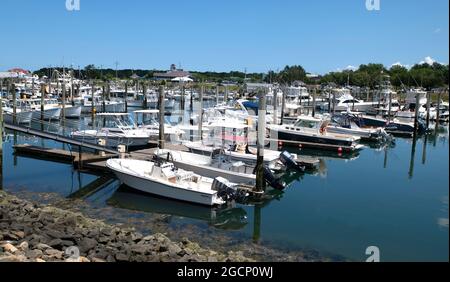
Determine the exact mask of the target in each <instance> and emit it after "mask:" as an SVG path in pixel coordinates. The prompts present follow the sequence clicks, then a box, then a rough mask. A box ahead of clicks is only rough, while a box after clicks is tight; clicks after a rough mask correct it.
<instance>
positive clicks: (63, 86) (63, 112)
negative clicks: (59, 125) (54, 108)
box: [61, 80, 66, 119]
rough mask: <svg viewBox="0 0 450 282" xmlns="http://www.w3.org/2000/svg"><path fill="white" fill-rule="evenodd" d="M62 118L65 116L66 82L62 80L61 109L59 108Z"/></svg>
mask: <svg viewBox="0 0 450 282" xmlns="http://www.w3.org/2000/svg"><path fill="white" fill-rule="evenodd" d="M61 117H62V119H65V118H66V82H65V81H64V80H63V82H62V109H61Z"/></svg>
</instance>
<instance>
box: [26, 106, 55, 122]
mask: <svg viewBox="0 0 450 282" xmlns="http://www.w3.org/2000/svg"><path fill="white" fill-rule="evenodd" d="M32 118H33V119H40V118H41V111H40V110H35V111H33V115H32ZM60 118H61V108H51V109H44V119H45V120H59V119H60Z"/></svg>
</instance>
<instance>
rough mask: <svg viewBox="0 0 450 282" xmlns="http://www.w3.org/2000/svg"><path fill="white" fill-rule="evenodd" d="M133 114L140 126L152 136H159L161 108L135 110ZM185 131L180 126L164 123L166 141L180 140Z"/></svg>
mask: <svg viewBox="0 0 450 282" xmlns="http://www.w3.org/2000/svg"><path fill="white" fill-rule="evenodd" d="M133 115H134V121H136V123H137V127H138V128H142V129H145V130H147V131H148V132H149V134H150V135H151V136H155V137H156V138H159V121H158V120H157V116H158V115H159V110H137V111H133ZM184 133H185V132H184V131H183V130H182V129H180V128H179V127H178V126H172V125H171V124H167V123H164V136H165V140H166V141H173V142H179V140H180V138H181V136H182V135H183V134H184Z"/></svg>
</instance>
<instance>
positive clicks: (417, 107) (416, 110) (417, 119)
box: [413, 94, 419, 140]
mask: <svg viewBox="0 0 450 282" xmlns="http://www.w3.org/2000/svg"><path fill="white" fill-rule="evenodd" d="M418 121H419V94H416V106H415V112H414V133H413V138H414V140H415V139H416V136H417V125H418Z"/></svg>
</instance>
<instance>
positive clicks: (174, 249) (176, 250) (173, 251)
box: [168, 244, 182, 257]
mask: <svg viewBox="0 0 450 282" xmlns="http://www.w3.org/2000/svg"><path fill="white" fill-rule="evenodd" d="M168 252H169V255H170V256H172V257H175V256H178V255H179V254H181V253H182V252H181V248H180V247H178V246H177V245H176V244H170V245H169V247H168Z"/></svg>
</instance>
